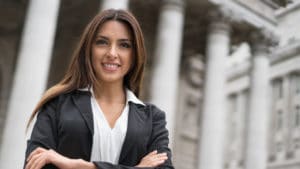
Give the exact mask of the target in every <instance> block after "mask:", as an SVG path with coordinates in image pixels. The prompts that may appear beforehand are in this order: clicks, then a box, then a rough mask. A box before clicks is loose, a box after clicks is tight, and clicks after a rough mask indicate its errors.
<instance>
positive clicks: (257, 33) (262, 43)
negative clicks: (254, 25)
mask: <svg viewBox="0 0 300 169" xmlns="http://www.w3.org/2000/svg"><path fill="white" fill-rule="evenodd" d="M278 41H279V39H278V36H277V35H276V34H275V33H274V32H271V31H269V30H267V29H265V28H261V29H258V30H254V31H252V32H250V38H249V42H250V45H251V50H252V53H253V54H254V56H256V55H260V54H261V53H264V54H267V53H269V52H270V48H271V47H274V46H277V45H278Z"/></svg>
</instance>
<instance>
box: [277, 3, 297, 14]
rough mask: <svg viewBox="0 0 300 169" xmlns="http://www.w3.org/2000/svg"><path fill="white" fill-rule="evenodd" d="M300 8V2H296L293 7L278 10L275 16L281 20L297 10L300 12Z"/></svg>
mask: <svg viewBox="0 0 300 169" xmlns="http://www.w3.org/2000/svg"><path fill="white" fill-rule="evenodd" d="M299 8H300V1H294V2H293V3H292V4H291V5H288V6H287V7H286V8H280V9H278V10H277V11H276V12H275V16H276V18H281V17H284V16H285V15H287V14H289V13H291V12H293V11H295V10H299Z"/></svg>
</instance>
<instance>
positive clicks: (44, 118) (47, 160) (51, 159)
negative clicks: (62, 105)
mask: <svg viewBox="0 0 300 169" xmlns="http://www.w3.org/2000/svg"><path fill="white" fill-rule="evenodd" d="M47 109H50V110H48V111H47ZM51 109H53V106H49V107H47V108H46V110H44V112H43V114H41V115H40V116H39V117H38V118H37V120H40V123H44V124H45V123H47V124H49V126H47V127H46V129H45V127H43V128H36V130H52V129H53V127H54V123H53V122H52V123H51V122H50V121H51V120H53V119H55V118H54V117H51V116H53V114H49V112H51V111H52V110H51ZM45 111H46V112H45ZM155 111H156V113H155V114H153V130H158V131H160V132H154V133H156V134H155V135H152V136H151V137H152V139H151V145H150V147H149V151H151V152H149V153H148V154H147V155H146V156H144V157H143V158H142V159H141V160H140V162H139V163H138V164H137V165H136V166H124V165H114V164H111V163H107V162H89V161H85V160H83V159H72V158H68V157H66V156H63V155H62V154H59V153H58V152H56V151H55V150H53V149H52V148H51V147H55V146H51V144H52V143H49V138H52V136H47V137H46V138H47V139H46V138H43V139H42V142H45V140H47V142H48V143H47V146H43V145H45V144H43V143H42V142H41V143H39V142H36V141H34V142H35V143H32V144H34V145H31V147H27V148H28V149H29V151H30V154H28V156H27V158H26V159H25V160H26V162H25V164H26V165H25V169H42V168H43V169H50V168H51V169H52V168H53V167H54V166H56V167H57V168H59V169H75V168H76V169H78V168H80V169H117V168H118V169H137V168H150V169H154V168H155V169H156V168H157V169H158V168H160V169H174V168H173V167H172V164H171V162H170V159H168V156H169V155H170V154H168V153H170V151H169V149H168V146H167V145H168V131H167V130H166V129H165V125H166V121H165V114H164V113H162V112H161V111H160V110H158V109H155ZM33 132H34V131H33ZM37 132H43V133H48V134H49V133H53V131H37ZM50 135H51V134H50ZM50 140H51V139H50ZM50 142H51V141H50ZM53 142H54V141H53ZM45 147H47V148H45ZM158 152H161V153H158ZM48 164H50V167H48V166H49V165H48ZM53 165H54V166H53ZM51 166H52V167H51Z"/></svg>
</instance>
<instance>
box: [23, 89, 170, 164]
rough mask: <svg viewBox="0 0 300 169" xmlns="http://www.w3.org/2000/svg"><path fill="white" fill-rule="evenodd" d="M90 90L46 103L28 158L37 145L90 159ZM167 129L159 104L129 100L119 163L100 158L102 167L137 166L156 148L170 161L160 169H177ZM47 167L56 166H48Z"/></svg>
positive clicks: (75, 156)
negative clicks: (174, 164) (137, 102)
mask: <svg viewBox="0 0 300 169" xmlns="http://www.w3.org/2000/svg"><path fill="white" fill-rule="evenodd" d="M90 97H91V93H90V92H88V91H79V90H76V91H73V92H70V93H67V94H63V95H60V96H58V97H56V98H54V99H52V100H51V101H49V102H48V103H46V104H45V105H44V106H43V107H42V108H41V110H40V112H39V113H38V115H37V120H36V122H35V125H34V127H33V131H32V134H31V138H30V139H29V140H28V141H27V149H26V158H27V157H28V156H29V154H30V153H31V152H32V151H33V150H34V149H35V148H37V147H43V148H46V149H53V150H55V151H56V152H58V153H60V154H62V155H64V156H66V157H69V158H81V159H84V160H86V161H90V154H91V148H92V142H93V133H94V125H93V114H92V108H91V102H90ZM168 144H169V139H168V131H167V129H166V120H165V113H164V112H162V111H161V110H159V109H158V108H157V107H155V106H153V105H150V104H146V106H143V105H140V104H135V103H132V102H129V117H128V128H127V133H126V137H125V140H124V144H123V147H122V150H121V154H120V159H119V164H118V165H114V164H111V163H108V162H101V161H96V162H94V164H95V165H96V166H97V168H98V169H135V168H136V167H134V166H135V165H137V164H138V163H139V162H140V161H141V159H142V158H143V157H144V156H145V155H147V154H148V153H149V152H151V151H153V150H158V152H166V153H167V155H168V160H167V161H166V162H165V163H164V164H162V165H160V166H159V167H156V169H174V167H173V166H172V162H171V151H170V149H169V148H168ZM43 169H56V167H55V166H53V165H51V164H50V165H46V166H45V167H44V168H43Z"/></svg>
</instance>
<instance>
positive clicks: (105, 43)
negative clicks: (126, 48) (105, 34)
mask: <svg viewBox="0 0 300 169" xmlns="http://www.w3.org/2000/svg"><path fill="white" fill-rule="evenodd" d="M95 44H96V45H102V46H103V45H107V44H108V42H107V41H106V40H104V39H97V40H96V41H95Z"/></svg>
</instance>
